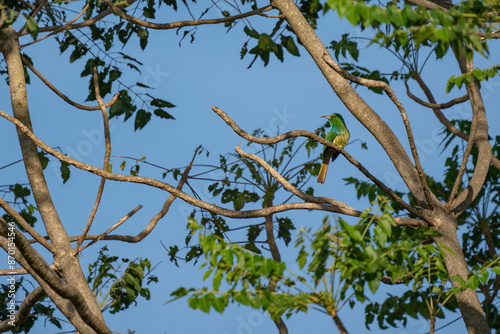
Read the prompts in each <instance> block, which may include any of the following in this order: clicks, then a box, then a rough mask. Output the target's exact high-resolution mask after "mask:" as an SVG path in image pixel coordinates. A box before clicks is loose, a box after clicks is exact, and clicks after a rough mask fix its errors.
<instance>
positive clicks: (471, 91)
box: [450, 50, 493, 216]
mask: <svg viewBox="0 0 500 334" xmlns="http://www.w3.org/2000/svg"><path fill="white" fill-rule="evenodd" d="M456 51H457V50H456ZM458 51H460V50H458ZM457 59H458V63H459V65H460V70H461V72H462V74H467V73H470V72H472V70H473V69H474V68H473V67H474V65H473V63H472V60H470V61H469V60H467V59H466V57H465V55H463V54H461V55H460V56H457ZM466 89H467V94H468V95H469V97H470V103H471V107H472V111H473V112H472V114H473V117H477V128H476V131H475V134H474V137H473V138H469V141H472V142H473V143H475V144H476V146H477V148H478V157H477V162H476V165H475V168H474V173H473V174H472V177H471V179H470V181H469V184H468V185H467V188H466V189H465V190H464V191H463V192H461V193H460V195H458V197H457V198H456V199H455V202H454V203H453V206H452V207H451V208H450V209H451V210H453V212H454V213H455V215H457V216H458V215H459V214H461V213H462V212H463V211H464V210H465V209H467V208H468V207H469V205H470V204H471V203H472V202H473V201H474V199H476V197H477V195H478V194H479V192H480V191H481V189H482V187H483V185H484V181H485V179H486V175H487V174H488V170H489V167H490V163H491V160H492V155H493V154H492V152H491V144H490V142H489V140H488V119H487V116H486V110H485V107H484V101H483V98H482V96H481V92H480V88H479V82H478V81H477V80H476V79H475V78H473V80H471V82H470V84H468V85H466Z"/></svg>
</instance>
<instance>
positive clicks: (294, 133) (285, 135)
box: [212, 107, 430, 224]
mask: <svg viewBox="0 0 500 334" xmlns="http://www.w3.org/2000/svg"><path fill="white" fill-rule="evenodd" d="M212 110H213V111H214V112H215V113H216V114H217V115H219V117H221V118H222V119H223V120H224V121H225V122H226V123H227V124H228V125H229V126H230V127H231V128H232V129H233V130H234V132H236V133H237V134H238V135H239V136H240V137H242V138H245V139H246V140H249V141H252V142H255V143H259V144H275V143H277V142H280V141H284V140H287V139H289V138H294V137H307V138H311V139H313V140H315V141H317V142H319V143H321V144H323V145H326V146H330V147H332V148H334V149H336V150H337V151H339V152H340V153H341V154H342V155H343V156H344V157H345V158H346V159H347V160H348V161H349V162H350V163H351V164H353V165H354V166H355V167H356V168H358V169H359V170H360V171H361V172H362V173H363V174H364V175H365V176H366V177H368V178H369V179H370V180H372V181H373V182H374V183H375V184H376V185H377V186H378V187H379V188H380V189H382V190H383V191H384V192H385V193H386V194H388V195H389V196H390V197H392V198H393V199H394V200H395V201H396V202H397V203H398V204H400V205H401V206H402V207H404V208H405V209H406V210H407V211H409V212H411V213H412V214H414V215H415V216H417V217H419V218H420V219H423V220H424V221H426V222H427V223H429V224H430V221H429V220H428V219H427V218H426V217H425V216H424V215H422V213H420V212H419V211H417V210H415V209H414V208H413V207H411V206H410V205H409V204H407V203H406V202H404V201H403V200H402V199H401V198H400V197H399V196H398V195H396V194H395V193H394V192H393V191H392V190H391V189H389V188H388V187H386V186H385V185H384V184H383V183H382V182H381V181H380V180H378V179H377V178H376V177H375V176H373V175H372V174H370V172H368V170H366V168H364V167H363V165H361V164H360V163H359V162H358V161H357V160H355V159H354V158H353V157H352V156H351V155H350V154H349V153H347V152H346V151H344V150H343V149H342V148H340V147H338V146H336V145H334V144H333V143H332V142H329V141H328V140H326V139H324V138H321V137H320V136H318V135H316V134H315V133H312V132H309V131H302V130H294V131H289V132H286V133H283V134H280V135H278V136H275V137H268V138H261V137H256V136H253V135H251V134H249V133H248V132H245V131H244V130H243V129H241V128H240V127H239V126H238V125H237V124H236V123H235V122H234V121H233V120H232V119H231V118H230V117H229V116H228V115H227V114H226V113H225V112H224V111H223V110H222V109H220V108H217V107H212ZM276 173H277V172H276ZM273 176H274V175H273ZM276 176H279V177H281V175H279V174H278V175H276ZM277 180H278V179H277ZM278 181H279V180H278ZM287 182H288V181H287ZM280 183H281V182H280ZM288 190H290V189H288ZM297 196H299V195H297ZM308 196H309V195H308ZM299 197H300V196H299ZM326 200H328V201H333V200H332V199H326ZM330 203H332V202H330ZM339 203H340V202H339ZM342 204H343V203H342ZM344 205H345V204H344Z"/></svg>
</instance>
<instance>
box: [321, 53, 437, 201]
mask: <svg viewBox="0 0 500 334" xmlns="http://www.w3.org/2000/svg"><path fill="white" fill-rule="evenodd" d="M323 60H324V61H325V62H326V63H327V64H328V66H330V67H331V68H332V69H333V70H334V71H335V72H337V73H338V74H340V75H342V76H343V77H344V78H345V79H347V80H350V81H352V82H355V83H357V84H360V85H363V86H366V87H372V88H380V89H382V90H384V92H385V93H386V94H387V96H388V97H389V98H390V99H391V101H392V102H393V103H394V105H396V107H397V108H398V110H399V111H400V113H401V118H402V119H403V123H404V125H405V129H406V134H407V136H408V143H409V144H410V150H411V153H412V155H413V160H414V162H415V166H416V168H417V173H418V176H419V179H420V185H421V186H422V188H423V190H424V194H425V199H426V202H427V205H428V206H429V209H431V210H433V207H434V206H433V204H432V198H431V194H430V190H429V186H428V185H427V180H426V179H425V174H424V170H423V169H422V165H421V163H420V158H419V156H418V151H417V147H416V145H415V139H414V138H413V131H412V130H411V126H410V120H409V119H408V115H407V114H406V110H405V108H404V106H403V104H401V102H400V101H399V99H398V98H397V96H396V93H394V91H393V90H392V88H391V87H390V86H389V85H388V84H387V83H386V82H384V81H379V80H371V79H365V78H359V77H357V76H355V75H352V74H351V73H349V72H347V71H345V70H344V69H343V68H342V67H341V66H340V65H339V64H337V63H336V62H334V61H333V60H332V59H331V57H323Z"/></svg>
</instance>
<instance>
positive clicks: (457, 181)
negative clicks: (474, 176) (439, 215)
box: [446, 108, 478, 210]
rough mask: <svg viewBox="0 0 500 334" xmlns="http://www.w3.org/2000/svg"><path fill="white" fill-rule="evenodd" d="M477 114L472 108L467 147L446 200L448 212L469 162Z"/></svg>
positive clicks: (474, 136)
mask: <svg viewBox="0 0 500 334" xmlns="http://www.w3.org/2000/svg"><path fill="white" fill-rule="evenodd" d="M477 114H478V113H477V110H476V109H474V108H473V109H472V122H471V126H470V134H469V140H468V141H467V147H466V148H465V152H464V155H463V157H462V163H461V164H460V169H459V170H458V175H457V178H456V179H455V183H454V184H453V188H452V189H451V193H450V197H449V198H448V203H447V205H446V206H447V208H448V209H449V210H451V206H452V205H453V202H454V201H455V197H456V195H457V192H458V189H459V188H460V184H461V183H462V178H463V176H464V174H465V169H466V167H467V161H468V160H469V156H470V153H471V151H472V146H474V138H476V129H477Z"/></svg>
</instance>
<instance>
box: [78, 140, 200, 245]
mask: <svg viewBox="0 0 500 334" xmlns="http://www.w3.org/2000/svg"><path fill="white" fill-rule="evenodd" d="M200 148H201V147H198V148H197V149H196V150H195V152H194V154H193V159H192V160H191V163H190V164H189V165H188V166H187V167H186V169H185V170H184V172H183V173H182V176H181V179H180V181H179V184H178V185H177V189H178V190H181V189H182V187H183V185H184V184H185V183H186V181H187V179H188V176H189V172H190V171H191V168H192V166H193V162H194V159H195V158H196V156H197V154H198V151H199V150H200ZM175 199H176V196H174V195H170V196H169V197H168V198H167V200H166V201H165V203H164V204H163V208H162V209H161V210H160V212H158V213H157V214H156V215H155V216H154V217H153V218H152V219H151V221H150V222H149V224H148V225H147V226H146V227H145V228H144V229H143V230H142V231H141V232H140V233H139V234H137V235H135V236H130V235H109V233H111V232H112V231H113V230H115V229H116V228H117V227H118V226H120V225H121V224H123V223H124V222H125V220H127V219H128V218H130V217H131V216H132V215H133V214H135V212H137V211H139V209H140V208H141V207H142V206H141V205H139V206H138V207H137V208H135V209H134V210H132V211H131V212H130V213H128V214H127V215H126V216H125V217H123V218H122V219H120V220H119V221H118V222H117V223H116V224H114V225H113V226H112V227H111V228H109V229H108V230H107V231H106V232H104V233H103V234H101V235H100V236H99V237H98V238H96V239H93V240H92V241H91V242H89V243H88V244H86V245H85V246H84V247H82V248H81V250H84V249H85V248H87V247H88V246H90V245H92V244H94V243H95V242H97V241H99V240H101V239H105V240H120V241H125V242H131V243H136V242H139V241H141V240H142V239H144V238H145V237H147V236H148V235H149V233H151V231H153V229H154V228H155V227H156V225H157V224H158V221H159V220H160V219H161V218H163V217H164V216H165V215H166V214H167V212H168V210H169V209H170V206H171V205H172V202H173V201H174V200H175Z"/></svg>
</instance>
